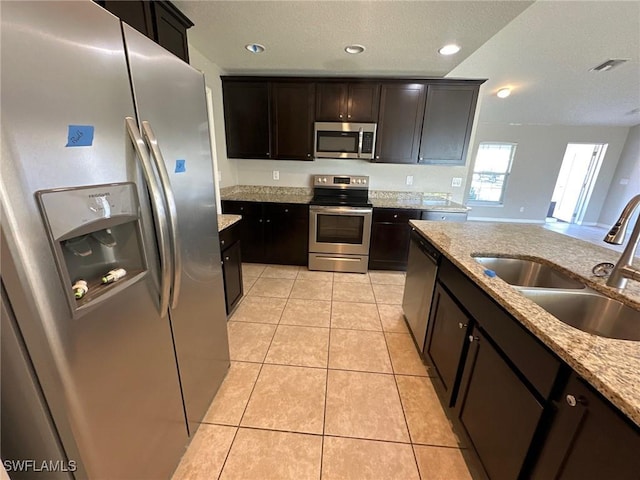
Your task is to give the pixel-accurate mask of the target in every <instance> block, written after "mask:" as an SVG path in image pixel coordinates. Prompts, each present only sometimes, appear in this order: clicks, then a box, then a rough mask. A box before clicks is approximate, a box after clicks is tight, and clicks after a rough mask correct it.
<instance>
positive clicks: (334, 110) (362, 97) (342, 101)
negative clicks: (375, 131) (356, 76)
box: [316, 82, 380, 122]
mask: <svg viewBox="0 0 640 480" xmlns="http://www.w3.org/2000/svg"><path fill="white" fill-rule="evenodd" d="M316 88H317V91H316V120H317V121H320V122H377V121H378V105H379V103H380V84H378V83H371V82H361V83H360V82H356V83H335V82H319V83H318V84H317V87H316Z"/></svg>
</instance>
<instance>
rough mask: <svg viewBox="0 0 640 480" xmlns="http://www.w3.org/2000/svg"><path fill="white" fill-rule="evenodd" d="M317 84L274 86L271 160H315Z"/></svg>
mask: <svg viewBox="0 0 640 480" xmlns="http://www.w3.org/2000/svg"><path fill="white" fill-rule="evenodd" d="M314 116H315V84H314V83H313V82H305V81H300V82H275V83H272V84H271V145H272V147H273V151H272V152H271V153H272V155H271V158H275V159H280V160H313V119H314Z"/></svg>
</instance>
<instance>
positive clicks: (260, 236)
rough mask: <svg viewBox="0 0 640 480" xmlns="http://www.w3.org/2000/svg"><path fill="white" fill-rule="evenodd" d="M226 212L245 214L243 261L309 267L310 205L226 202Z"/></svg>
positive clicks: (241, 237)
mask: <svg viewBox="0 0 640 480" xmlns="http://www.w3.org/2000/svg"><path fill="white" fill-rule="evenodd" d="M222 211H223V212H224V213H232V214H236V215H242V222H241V223H242V227H241V231H240V239H241V245H242V260H243V261H245V262H248V263H275V264H281V265H306V264H307V258H308V254H309V205H306V204H294V203H268V202H265V203H263V202H245V201H235V200H223V201H222Z"/></svg>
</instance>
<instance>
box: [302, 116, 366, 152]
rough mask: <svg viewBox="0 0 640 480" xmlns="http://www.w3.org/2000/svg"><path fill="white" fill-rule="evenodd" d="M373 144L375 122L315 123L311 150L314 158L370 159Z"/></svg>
mask: <svg viewBox="0 0 640 480" xmlns="http://www.w3.org/2000/svg"><path fill="white" fill-rule="evenodd" d="M375 144H376V124H375V123H341V122H316V123H315V128H314V151H313V154H314V157H315V158H360V159H363V160H372V159H373V151H374V148H375Z"/></svg>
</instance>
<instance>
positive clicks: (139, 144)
mask: <svg viewBox="0 0 640 480" xmlns="http://www.w3.org/2000/svg"><path fill="white" fill-rule="evenodd" d="M125 122H126V125H127V132H128V133H129V137H130V138H131V142H132V143H133V146H134V148H135V150H136V153H137V155H138V158H139V159H140V163H141V164H142V172H143V174H144V178H145V181H146V182H147V186H148V188H149V194H150V196H151V204H152V210H153V217H154V221H155V222H156V226H157V230H156V233H157V235H158V242H159V244H160V271H161V273H160V276H161V279H160V280H161V281H160V283H161V285H160V316H161V318H164V317H165V316H166V315H167V313H168V311H169V296H170V292H171V270H170V268H171V262H170V252H169V248H168V247H167V244H168V238H167V232H168V226H167V214H166V211H165V207H164V200H163V198H162V193H161V191H160V188H159V186H158V185H157V183H156V178H155V175H154V174H153V166H152V164H151V160H150V159H149V154H148V152H147V148H146V145H145V143H144V140H143V138H142V135H140V131H139V130H138V125H137V124H136V121H135V120H134V119H133V118H132V117H126V118H125Z"/></svg>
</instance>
